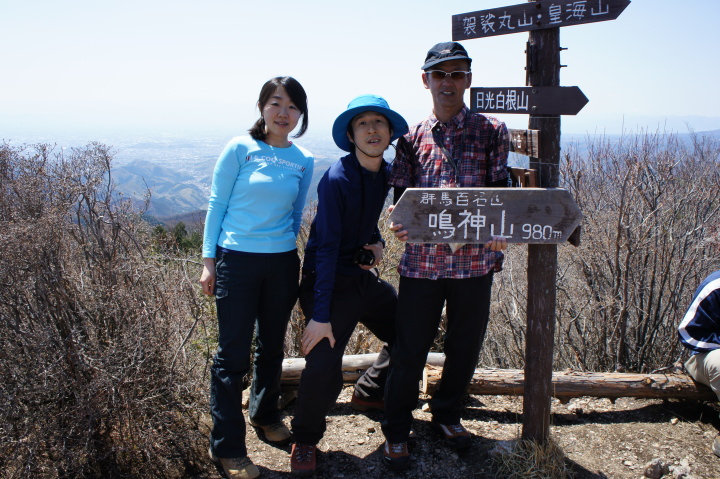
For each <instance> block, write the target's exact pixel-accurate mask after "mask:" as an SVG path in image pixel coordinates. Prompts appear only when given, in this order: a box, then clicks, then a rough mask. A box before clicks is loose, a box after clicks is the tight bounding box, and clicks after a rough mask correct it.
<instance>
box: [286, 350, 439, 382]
mask: <svg viewBox="0 0 720 479" xmlns="http://www.w3.org/2000/svg"><path fill="white" fill-rule="evenodd" d="M377 357H378V353H372V354H348V355H346V356H343V362H342V372H343V382H345V383H354V382H355V381H357V380H358V378H359V377H360V376H362V375H363V373H364V372H365V370H366V369H367V368H369V367H370V366H372V364H373V363H374V362H375V360H376V359H377ZM444 363H445V355H444V354H442V353H429V354H428V358H427V364H429V365H432V366H442V365H443V364H444ZM303 369H305V359H303V358H287V359H285V360H283V369H282V376H281V377H280V384H281V385H282V386H283V387H284V388H287V389H291V388H292V387H297V386H298V384H300V375H301V374H302V371H303Z"/></svg>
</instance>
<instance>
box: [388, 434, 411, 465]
mask: <svg viewBox="0 0 720 479" xmlns="http://www.w3.org/2000/svg"><path fill="white" fill-rule="evenodd" d="M383 462H384V463H385V465H386V466H387V467H389V468H390V469H392V470H393V471H400V470H403V469H407V467H408V465H409V464H410V453H409V452H408V447H407V443H406V442H397V443H392V442H389V441H385V444H383Z"/></svg>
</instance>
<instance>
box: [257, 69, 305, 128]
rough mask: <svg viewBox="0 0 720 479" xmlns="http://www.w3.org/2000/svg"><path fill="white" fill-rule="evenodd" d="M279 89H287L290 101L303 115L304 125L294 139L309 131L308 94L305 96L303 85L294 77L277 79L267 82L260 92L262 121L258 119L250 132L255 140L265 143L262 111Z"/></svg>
mask: <svg viewBox="0 0 720 479" xmlns="http://www.w3.org/2000/svg"><path fill="white" fill-rule="evenodd" d="M278 87H283V88H284V89H285V91H286V92H287V94H288V96H289V97H290V100H292V102H293V103H294V104H295V106H296V107H298V110H300V113H302V124H301V125H300V131H299V132H298V133H297V135H293V138H300V137H301V136H302V135H303V133H305V131H307V128H308V111H307V94H305V89H304V88H303V87H302V85H300V82H298V81H297V80H296V79H294V78H293V77H275V78H271V79H270V80H268V81H266V82H265V84H264V85H263V87H262V90H260V98H258V108H260V119H258V121H256V122H255V124H254V125H253V126H252V128H250V129H249V130H248V131H249V132H250V136H251V137H253V139H254V140H259V141H265V135H266V132H265V120H264V119H263V117H262V111H263V108H265V104H266V103H267V102H268V101H270V98H272V96H273V94H274V93H275V90H277V89H278Z"/></svg>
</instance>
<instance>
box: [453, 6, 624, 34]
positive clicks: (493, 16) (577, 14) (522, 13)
mask: <svg viewBox="0 0 720 479" xmlns="http://www.w3.org/2000/svg"><path fill="white" fill-rule="evenodd" d="M628 5H630V0H567V1H563V2H557V3H555V2H548V1H534V0H532V1H530V2H528V3H521V4H519V5H511V6H509V7H498V8H491V9H488V10H480V11H477V12H470V13H461V14H458V15H453V16H452V38H453V40H454V41H462V40H470V39H471V38H483V37H491V36H496V35H506V34H509V33H520V32H529V31H532V30H541V29H548V28H557V27H567V26H570V25H581V24H584V23H595V22H602V21H605V20H615V19H616V18H617V17H618V16H619V15H620V14H621V13H622V12H623V10H625V8H626V7H627V6H628Z"/></svg>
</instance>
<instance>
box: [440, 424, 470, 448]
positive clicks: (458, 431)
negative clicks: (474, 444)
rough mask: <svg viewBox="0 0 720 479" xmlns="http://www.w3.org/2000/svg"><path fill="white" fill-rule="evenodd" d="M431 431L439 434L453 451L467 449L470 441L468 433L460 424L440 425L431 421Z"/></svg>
mask: <svg viewBox="0 0 720 479" xmlns="http://www.w3.org/2000/svg"><path fill="white" fill-rule="evenodd" d="M430 424H432V427H433V429H435V430H436V431H437V432H439V433H440V434H441V435H442V436H443V438H445V442H446V443H447V445H448V446H450V447H452V448H454V449H467V448H469V447H470V443H471V441H472V439H471V436H470V433H469V432H468V431H467V429H465V428H464V427H463V426H462V424H440V423H439V422H435V421H432V422H431V423H430Z"/></svg>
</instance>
